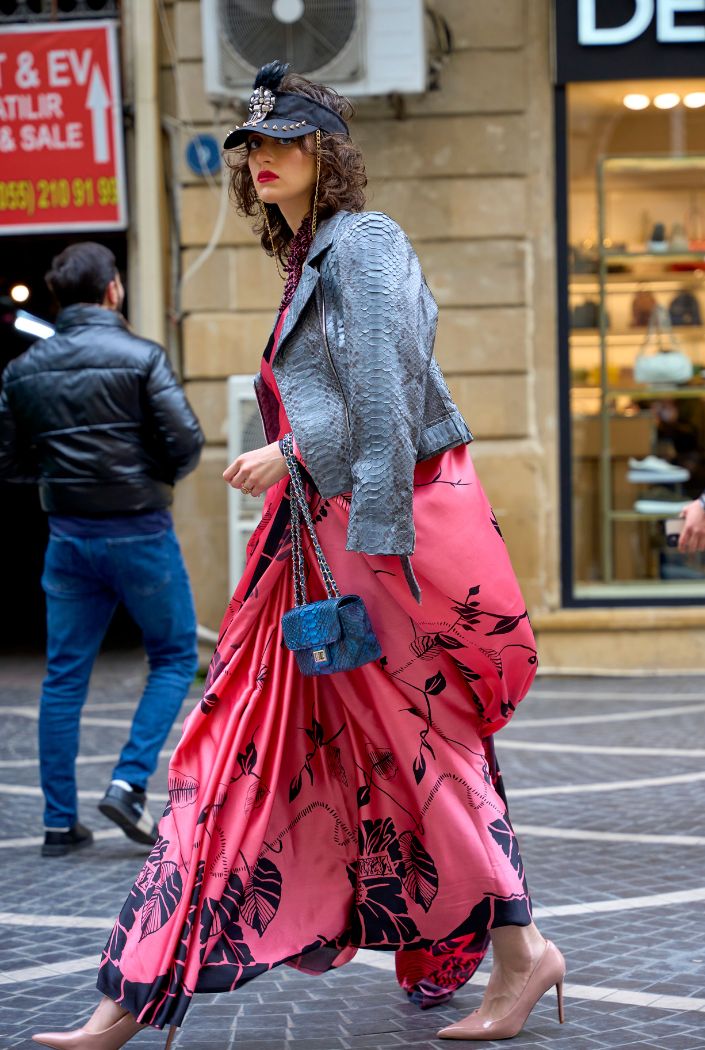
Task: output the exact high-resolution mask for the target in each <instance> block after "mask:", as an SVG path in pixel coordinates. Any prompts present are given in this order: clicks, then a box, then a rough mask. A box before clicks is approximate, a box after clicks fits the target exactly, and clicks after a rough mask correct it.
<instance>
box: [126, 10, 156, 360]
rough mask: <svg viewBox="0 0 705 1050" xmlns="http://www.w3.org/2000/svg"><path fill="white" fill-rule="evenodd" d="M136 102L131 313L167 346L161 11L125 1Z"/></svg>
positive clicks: (139, 327)
mask: <svg viewBox="0 0 705 1050" xmlns="http://www.w3.org/2000/svg"><path fill="white" fill-rule="evenodd" d="M123 12H124V16H126V17H125V22H126V26H125V28H126V30H127V35H128V40H129V45H130V51H131V63H130V65H131V72H132V93H133V99H134V115H135V128H134V153H133V156H134V183H133V185H134V193H133V198H132V207H131V218H130V281H129V289H130V302H131V308H130V314H131V316H132V318H133V319H134V329H135V332H136V333H137V334H138V335H140V336H143V337H144V338H145V339H153V340H154V341H155V342H157V343H159V344H160V345H161V346H164V345H165V343H166V323H165V303H166V296H165V293H166V289H165V283H164V282H165V276H164V200H163V195H162V185H163V178H164V167H163V162H162V133H161V123H160V113H159V81H158V77H159V45H158V35H157V8H156V4H155V3H152V2H150V0H124V3H123Z"/></svg>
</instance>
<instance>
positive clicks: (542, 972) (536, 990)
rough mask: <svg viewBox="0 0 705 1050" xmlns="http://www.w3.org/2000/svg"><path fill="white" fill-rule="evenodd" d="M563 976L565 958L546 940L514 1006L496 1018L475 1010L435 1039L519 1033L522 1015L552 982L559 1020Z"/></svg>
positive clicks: (508, 1036) (501, 1036) (503, 1036)
mask: <svg viewBox="0 0 705 1050" xmlns="http://www.w3.org/2000/svg"><path fill="white" fill-rule="evenodd" d="M564 977H565V959H564V958H563V956H562V955H561V953H560V952H559V951H558V949H557V948H556V946H555V944H552V943H551V942H550V941H546V947H545V948H544V951H543V955H542V956H541V958H540V959H539V961H538V962H537V963H536V966H535V967H534V969H533V971H532V972H531V974H530V975H529V979H528V981H527V982H526V984H525V985H524V988H523V989H522V991H521V994H520V995H519V996H517V999H516V1002H515V1003H514V1006H512V1008H511V1009H510V1010H509V1011H508V1012H507V1013H506V1014H505V1015H504V1017H499V1018H497V1020H496V1021H481V1020H480V1019H479V1018H478V1016H477V1015H478V1011H477V1010H476V1011H475V1013H472V1014H470V1016H469V1017H464V1018H463V1020H462V1021H456V1023H455V1024H451V1025H449V1026H448V1027H447V1028H442V1029H441V1031H440V1032H439V1033H438V1038H439V1039H470V1040H478V1041H479V1040H490V1039H513V1038H514V1036H515V1035H519V1032H520V1031H521V1030H522V1028H523V1027H524V1025H525V1024H526V1019H527V1017H528V1016H529V1014H530V1013H531V1011H532V1010H533V1008H534V1007H535V1006H536V1004H537V1002H538V1001H539V999H540V998H541V997H542V996H543V995H545V993H546V992H547V991H548V990H549V988H551V987H552V986H553V985H555V987H556V995H557V996H558V1020H559V1021H560V1023H561V1024H563V1019H564V1016H563V978H564Z"/></svg>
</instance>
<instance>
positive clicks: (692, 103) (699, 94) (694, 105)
mask: <svg viewBox="0 0 705 1050" xmlns="http://www.w3.org/2000/svg"><path fill="white" fill-rule="evenodd" d="M683 104H684V105H686V106H687V107H688V109H702V107H703V106H705V91H691V92H690V94H689V95H686V96H685V98H684V99H683Z"/></svg>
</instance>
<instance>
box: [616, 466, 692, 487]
mask: <svg viewBox="0 0 705 1050" xmlns="http://www.w3.org/2000/svg"><path fill="white" fill-rule="evenodd" d="M688 480H690V471H689V470H686V468H685V467H673V466H671V465H670V464H669V467H668V470H629V471H628V472H627V481H631V482H632V483H633V484H634V485H654V484H658V485H678V484H680V483H681V482H682V481H688Z"/></svg>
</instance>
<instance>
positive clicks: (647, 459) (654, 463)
mask: <svg viewBox="0 0 705 1050" xmlns="http://www.w3.org/2000/svg"><path fill="white" fill-rule="evenodd" d="M629 469H630V470H648V471H649V473H650V474H653V473H655V472H656V471H659V470H665V471H669V470H673V469H674V465H673V463H669V462H668V460H667V459H661V458H660V457H659V456H644V458H643V459H634V457H633V456H631V457H630V459H629ZM676 469H682V468H676Z"/></svg>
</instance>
